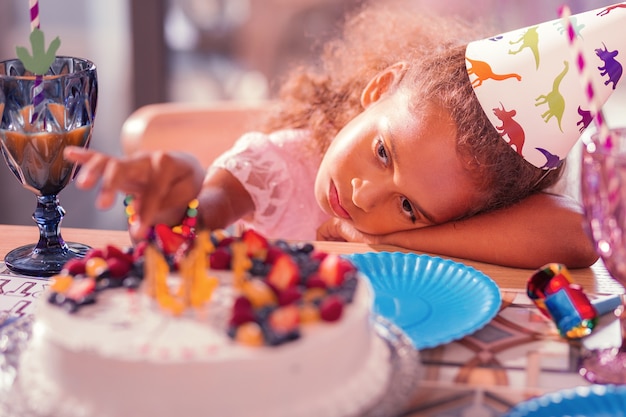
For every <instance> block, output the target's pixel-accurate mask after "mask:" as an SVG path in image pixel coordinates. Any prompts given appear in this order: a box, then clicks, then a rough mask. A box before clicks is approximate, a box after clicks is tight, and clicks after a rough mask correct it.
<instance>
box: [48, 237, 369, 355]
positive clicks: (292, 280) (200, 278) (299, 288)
mask: <svg viewBox="0 0 626 417" xmlns="http://www.w3.org/2000/svg"><path fill="white" fill-rule="evenodd" d="M219 270H229V271H231V275H232V284H230V285H232V287H233V290H234V291H233V292H234V296H233V299H232V307H230V311H229V313H228V315H229V317H228V320H227V324H226V326H227V329H226V331H227V333H228V335H229V336H230V337H231V338H232V339H233V340H235V341H236V342H238V343H242V344H245V345H249V346H262V345H269V346H275V345H280V344H282V343H285V342H288V341H292V340H296V339H298V338H299V337H301V330H302V326H305V325H308V324H310V323H320V322H334V321H337V320H340V319H341V317H342V314H343V311H344V308H345V305H346V304H348V303H351V302H352V299H353V297H354V293H355V290H356V286H357V274H356V272H357V270H356V268H355V267H354V265H353V264H352V263H351V262H350V261H348V260H347V259H345V258H343V257H341V256H338V255H334V254H326V253H323V252H319V251H316V250H315V248H314V246H313V245H312V244H310V243H289V242H286V241H283V240H277V241H268V240H267V239H266V238H265V237H264V236H262V235H261V234H259V233H258V232H256V231H254V230H252V229H249V230H246V231H244V232H243V233H242V235H241V236H240V237H232V236H228V235H227V234H225V233H224V232H223V231H215V232H212V233H209V232H200V233H198V235H197V236H196V237H195V238H194V239H193V240H192V239H181V238H179V237H177V236H174V235H172V234H171V233H169V232H167V231H165V230H159V231H155V237H154V239H152V240H151V241H145V242H141V243H139V244H137V245H136V246H135V247H133V248H129V249H124V250H123V249H120V248H116V247H114V246H107V247H106V248H104V249H92V250H91V251H90V252H89V253H88V254H87V255H86V256H85V258H83V259H75V260H72V261H69V262H68V263H67V264H65V266H64V268H63V270H62V271H61V273H60V274H58V275H56V276H54V277H53V278H52V279H51V286H50V290H51V295H50V297H49V301H50V302H51V303H53V304H55V305H58V306H61V307H63V308H65V309H66V310H67V311H68V312H71V313H73V312H75V311H77V310H78V309H79V308H81V307H83V306H85V305H88V304H92V303H94V302H97V295H98V294H99V293H100V292H101V291H105V290H107V289H109V288H127V289H128V290H129V291H135V290H139V291H143V292H144V293H145V294H147V295H148V296H150V297H151V298H153V299H154V300H155V302H156V305H158V306H159V307H160V308H161V309H162V310H164V311H166V312H168V313H170V314H172V315H174V316H179V315H181V314H183V313H184V312H185V311H187V310H189V309H199V308H205V307H206V308H211V307H210V304H209V302H210V300H211V298H212V296H213V293H214V291H215V289H216V288H217V287H218V285H219V280H218V278H217V277H216V276H214V275H215V273H216V271H219ZM211 271H213V272H211ZM172 276H176V277H177V278H176V279H174V280H172V279H171V278H172Z"/></svg>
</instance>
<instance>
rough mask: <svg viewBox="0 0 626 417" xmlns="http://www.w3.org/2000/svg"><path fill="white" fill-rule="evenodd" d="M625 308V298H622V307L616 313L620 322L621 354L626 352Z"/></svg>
mask: <svg viewBox="0 0 626 417" xmlns="http://www.w3.org/2000/svg"><path fill="white" fill-rule="evenodd" d="M624 307H625V306H624V298H623V297H622V305H621V306H619V307H617V308H616V309H615V313H614V314H615V316H616V317H617V319H618V320H619V329H620V338H621V340H622V343H621V344H620V347H619V351H620V352H626V308H624Z"/></svg>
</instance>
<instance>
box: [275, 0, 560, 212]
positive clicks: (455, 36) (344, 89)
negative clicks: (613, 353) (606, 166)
mask: <svg viewBox="0 0 626 417" xmlns="http://www.w3.org/2000/svg"><path fill="white" fill-rule="evenodd" d="M492 34H493V32H489V33H488V32H487V29H486V28H485V27H484V26H482V25H480V24H470V23H469V22H465V21H463V20H461V19H458V18H456V17H451V16H446V17H443V16H439V15H433V14H428V13H426V12H424V11H423V10H419V9H418V8H417V6H415V5H414V4H413V2H410V1H406V0H405V1H389V0H387V1H384V2H382V1H373V2H370V3H367V2H366V3H364V4H363V5H362V7H360V8H358V9H357V10H356V11H355V12H354V13H352V14H350V15H349V16H347V18H346V20H345V22H344V25H343V27H342V34H341V35H342V36H339V37H337V38H336V39H333V40H331V41H330V42H328V43H327V44H326V45H325V48H324V53H323V54H322V57H321V61H320V62H319V63H315V64H309V65H300V66H298V67H295V68H294V69H293V70H292V71H291V72H290V73H289V75H288V77H287V78H286V80H285V82H284V83H283V85H282V88H281V89H280V92H279V95H278V100H277V101H276V103H277V109H276V112H275V113H274V115H273V116H272V117H271V118H270V119H269V120H268V123H267V124H266V126H265V128H266V130H268V131H270V130H276V129H283V128H297V129H308V130H310V131H311V132H312V135H313V137H314V138H315V142H314V145H315V146H316V147H317V148H318V150H319V151H321V152H323V151H325V149H326V148H327V147H328V144H329V143H330V141H331V140H332V139H333V138H334V137H335V135H336V134H337V132H338V131H339V130H340V129H341V128H342V127H343V126H344V125H346V124H347V123H348V122H349V121H350V120H351V119H352V118H354V117H355V116H356V115H357V114H359V113H360V112H361V111H363V108H362V106H361V102H360V96H361V92H362V91H363V89H364V87H365V86H366V85H367V83H368V82H369V81H370V80H371V79H372V78H373V77H374V76H375V75H376V74H377V73H379V72H380V71H382V70H383V69H385V68H387V67H389V66H390V65H393V64H394V63H397V62H400V61H404V62H407V63H408V65H409V69H408V71H407V74H406V75H405V76H404V78H403V80H402V83H401V87H400V88H409V89H410V90H411V91H412V92H413V93H412V96H413V100H412V102H413V106H414V107H415V108H416V109H417V108H418V106H420V103H423V102H424V100H426V101H430V102H432V103H435V104H438V105H440V106H442V107H443V108H444V109H447V110H448V111H449V113H450V115H451V117H452V118H453V120H454V121H455V124H456V127H457V151H458V153H459V155H460V156H461V157H462V158H464V160H465V161H466V163H467V166H468V175H471V177H472V179H473V180H474V181H475V183H476V185H477V188H478V190H480V191H482V193H483V194H482V195H483V201H482V204H479V205H478V206H476V207H474V209H473V210H472V212H471V213H466V215H473V214H476V213H478V212H482V211H488V210H493V209H497V208H501V207H505V206H508V205H511V204H513V203H515V202H518V201H519V200H521V199H523V198H525V197H527V196H528V195H530V194H532V193H535V192H539V191H542V190H545V189H546V188H548V187H550V186H552V185H553V184H555V183H556V181H558V179H559V178H560V176H561V173H562V171H563V165H564V164H561V167H559V168H558V169H555V170H551V171H545V170H543V169H540V168H537V167H535V166H533V165H532V164H530V163H529V162H527V161H526V160H525V159H523V158H521V157H520V156H519V155H518V154H517V152H515V151H514V150H513V149H512V148H511V147H510V146H509V145H508V144H507V143H506V142H505V141H504V140H503V139H502V137H501V135H500V134H499V133H498V131H497V130H496V129H495V128H494V126H493V125H492V124H491V122H490V121H489V119H488V118H487V116H486V114H485V113H484V111H483V109H482V107H481V105H480V103H479V102H478V99H477V98H476V95H475V94H474V91H473V88H472V86H471V83H470V80H469V76H468V74H467V68H466V64H465V48H466V46H467V43H468V42H470V41H472V40H476V39H482V38H485V37H487V36H488V35H492Z"/></svg>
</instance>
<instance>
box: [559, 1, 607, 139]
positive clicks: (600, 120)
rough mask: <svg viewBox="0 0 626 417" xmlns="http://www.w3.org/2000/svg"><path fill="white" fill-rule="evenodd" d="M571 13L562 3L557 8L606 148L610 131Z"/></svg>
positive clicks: (590, 108)
mask: <svg viewBox="0 0 626 417" xmlns="http://www.w3.org/2000/svg"><path fill="white" fill-rule="evenodd" d="M571 14H572V13H571V11H570V8H569V7H568V6H567V5H563V6H561V7H560V8H559V15H560V16H561V19H563V25H564V26H565V28H566V29H567V31H566V33H567V39H568V41H569V44H570V46H571V47H572V53H574V55H575V61H576V67H577V68H578V73H579V74H580V76H581V78H580V81H581V83H582V86H583V89H584V90H585V96H586V98H587V102H588V105H589V110H590V111H591V113H592V114H593V117H594V120H595V122H596V127H597V128H598V134H599V137H600V143H603V144H604V145H605V146H606V147H607V148H610V147H612V146H613V142H612V139H611V133H610V130H609V127H608V126H607V124H606V122H605V118H604V114H602V105H601V104H600V103H599V101H598V98H597V96H596V94H595V90H594V88H593V81H592V80H591V76H590V75H589V70H588V68H587V63H586V61H585V54H584V52H583V49H582V47H581V46H580V42H579V41H578V36H577V34H576V30H575V29H574V26H573V25H572V22H571V20H570V16H571Z"/></svg>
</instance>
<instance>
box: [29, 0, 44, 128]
mask: <svg viewBox="0 0 626 417" xmlns="http://www.w3.org/2000/svg"><path fill="white" fill-rule="evenodd" d="M28 3H29V6H30V30H31V32H32V31H33V30H35V29H39V0H28ZM43 100H44V93H43V76H42V75H35V84H34V86H33V113H32V115H31V117H30V122H31V123H33V124H34V123H35V122H36V121H37V120H38V119H39V117H40V115H41V114H43Z"/></svg>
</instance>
